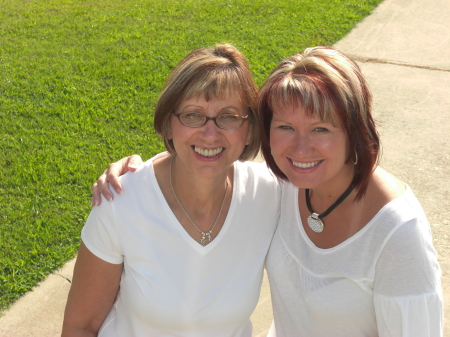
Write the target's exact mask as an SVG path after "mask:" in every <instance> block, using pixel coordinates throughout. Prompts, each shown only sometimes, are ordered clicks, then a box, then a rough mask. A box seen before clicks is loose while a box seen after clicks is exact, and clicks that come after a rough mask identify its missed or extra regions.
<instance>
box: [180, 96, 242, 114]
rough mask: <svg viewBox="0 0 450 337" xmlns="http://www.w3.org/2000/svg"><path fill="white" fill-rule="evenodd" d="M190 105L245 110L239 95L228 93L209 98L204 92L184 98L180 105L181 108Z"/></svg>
mask: <svg viewBox="0 0 450 337" xmlns="http://www.w3.org/2000/svg"><path fill="white" fill-rule="evenodd" d="M188 107H195V108H200V109H204V110H209V109H213V110H221V109H227V108H229V109H236V110H239V111H240V110H245V105H244V104H243V103H242V102H241V100H240V98H239V96H237V95H228V96H225V97H216V96H213V97H210V98H209V99H207V98H206V97H205V95H204V94H201V95H198V96H194V97H191V98H187V99H184V100H183V101H181V103H180V105H179V106H178V108H179V109H184V108H188Z"/></svg>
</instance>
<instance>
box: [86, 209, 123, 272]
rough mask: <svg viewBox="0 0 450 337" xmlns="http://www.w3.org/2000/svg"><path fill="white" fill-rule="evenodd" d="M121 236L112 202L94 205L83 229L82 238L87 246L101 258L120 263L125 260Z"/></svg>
mask: <svg viewBox="0 0 450 337" xmlns="http://www.w3.org/2000/svg"><path fill="white" fill-rule="evenodd" d="M119 237H120V235H119V233H118V230H117V228H116V226H115V221H114V209H113V207H112V203H106V202H104V203H102V204H101V205H100V206H95V207H93V208H92V211H91V213H90V214H89V217H88V219H87V221H86V224H85V225H84V227H83V230H82V231H81V239H82V240H83V243H84V244H85V245H86V247H87V248H88V249H89V250H90V251H91V252H92V253H93V254H94V255H95V256H97V257H99V258H100V259H102V260H104V261H106V262H109V263H112V264H120V263H122V262H123V253H122V249H121V248H120V240H119Z"/></svg>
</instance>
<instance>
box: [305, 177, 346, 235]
mask: <svg viewBox="0 0 450 337" xmlns="http://www.w3.org/2000/svg"><path fill="white" fill-rule="evenodd" d="M352 191H353V185H352V184H350V186H349V187H348V188H347V190H346V191H345V192H344V193H342V195H341V196H340V197H339V198H338V200H336V202H335V203H334V204H333V205H331V206H330V207H328V209H327V210H326V211H325V212H323V213H322V214H317V213H314V211H313V209H312V207H311V202H310V201H309V189H306V190H305V198H306V207H308V211H310V212H311V215H310V216H309V217H308V226H309V228H311V229H312V230H313V231H314V232H316V233H322V231H323V227H324V225H323V222H322V220H320V219H322V218H324V217H326V216H327V215H328V214H330V213H331V211H332V210H333V209H335V208H336V207H337V206H338V205H339V204H340V203H341V202H343V201H344V199H345V198H347V197H348V195H349V194H350V193H351V192H352Z"/></svg>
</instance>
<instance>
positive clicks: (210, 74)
mask: <svg viewBox="0 0 450 337" xmlns="http://www.w3.org/2000/svg"><path fill="white" fill-rule="evenodd" d="M202 94H203V95H204V96H205V99H206V100H207V101H208V100H210V99H211V98H221V99H223V98H226V97H230V96H231V95H236V94H237V95H238V96H239V99H240V101H241V102H242V103H243V104H245V105H246V106H247V107H248V114H249V118H248V121H249V123H250V125H251V127H250V132H251V134H252V139H251V143H250V144H249V145H247V146H246V147H245V148H244V151H243V152H242V154H241V155H240V157H239V160H242V161H244V160H249V159H252V158H254V157H255V156H256V155H257V153H258V150H259V146H260V134H259V123H258V118H257V116H256V106H257V98H258V87H257V86H256V84H255V82H254V81H253V77H252V74H251V71H250V68H249V66H248V62H247V60H246V58H245V56H244V55H243V54H242V53H241V52H240V51H239V50H237V49H236V48H235V47H234V46H232V45H230V44H219V45H216V46H215V47H214V48H198V49H195V50H193V51H192V52H191V53H189V55H187V56H186V57H185V58H184V59H183V60H182V61H181V62H180V63H179V64H178V65H177V66H176V67H175V69H174V70H173V71H172V72H171V74H170V75H169V78H168V79H167V82H166V84H165V85H164V88H163V90H162V92H161V94H160V96H159V98H158V101H157V103H156V107H155V117H154V127H155V130H156V132H158V133H159V134H160V135H161V137H162V138H163V140H164V145H165V147H166V149H167V151H169V152H170V153H172V154H174V153H175V149H174V147H173V143H172V141H171V140H170V139H168V138H167V135H168V134H169V131H170V118H171V115H172V111H174V109H176V108H177V106H178V105H179V104H180V103H181V102H182V101H184V100H186V99H189V98H192V97H195V96H199V95H202Z"/></svg>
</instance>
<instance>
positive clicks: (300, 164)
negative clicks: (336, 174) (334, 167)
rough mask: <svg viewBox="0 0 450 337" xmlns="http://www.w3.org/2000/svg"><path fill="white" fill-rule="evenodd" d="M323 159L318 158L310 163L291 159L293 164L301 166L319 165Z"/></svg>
mask: <svg viewBox="0 0 450 337" xmlns="http://www.w3.org/2000/svg"><path fill="white" fill-rule="evenodd" d="M322 161H323V160H318V161H313V162H310V163H300V162H295V161H293V160H292V159H291V163H292V165H294V166H295V167H299V168H311V167H314V166H316V165H319V164H320V163H321V162H322Z"/></svg>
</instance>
